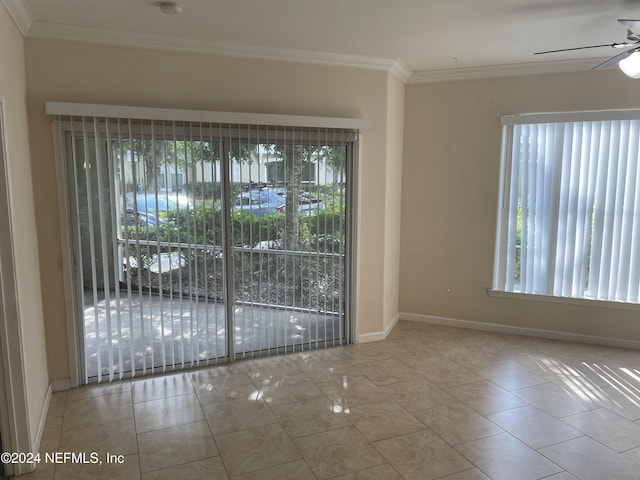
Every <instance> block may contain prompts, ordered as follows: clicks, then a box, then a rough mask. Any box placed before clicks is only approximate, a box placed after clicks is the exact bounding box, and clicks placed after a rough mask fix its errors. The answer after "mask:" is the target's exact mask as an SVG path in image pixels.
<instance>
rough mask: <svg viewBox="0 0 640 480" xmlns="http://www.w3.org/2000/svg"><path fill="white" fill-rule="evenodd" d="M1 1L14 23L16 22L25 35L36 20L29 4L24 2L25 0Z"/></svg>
mask: <svg viewBox="0 0 640 480" xmlns="http://www.w3.org/2000/svg"><path fill="white" fill-rule="evenodd" d="M0 3H2V5H4V8H5V10H6V11H7V13H8V14H9V16H10V17H11V19H12V20H13V23H15V24H16V27H18V30H20V33H22V36H23V37H24V36H25V35H26V34H27V32H28V31H29V28H31V25H32V24H33V22H34V19H33V15H31V12H30V11H29V8H28V7H27V4H26V3H24V0H0Z"/></svg>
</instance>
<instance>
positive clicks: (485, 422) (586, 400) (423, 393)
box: [24, 321, 640, 480]
mask: <svg viewBox="0 0 640 480" xmlns="http://www.w3.org/2000/svg"><path fill="white" fill-rule="evenodd" d="M53 451H59V452H87V454H90V453H91V452H96V453H97V454H98V458H99V459H100V460H101V461H103V464H102V465H78V464H72V463H66V464H64V463H59V464H51V463H42V464H40V466H39V468H38V469H37V471H36V472H35V473H34V474H31V475H28V476H26V477H24V478H38V479H55V480H60V479H69V480H72V479H93V478H96V479H97V478H105V479H107V478H108V479H123V480H129V479H132V480H133V479H143V480H152V479H153V480H158V479H175V478H180V479H181V480H190V479H214V480H218V479H234V480H241V479H242V480H249V479H260V480H262V479H266V480H268V479H274V480H276V479H277V480H286V479H295V480H305V479H329V478H331V479H341V480H347V479H348V480H365V479H366V480H374V479H382V480H394V479H406V480H431V479H441V480H445V479H446V480H481V479H482V480H487V479H493V480H503V479H504V480H528V479H531V480H533V479H548V480H569V479H571V480H575V479H581V480H609V479H615V480H626V479H628V480H638V479H640V351H630V350H623V349H616V348H608V347H602V346H589V345H582V344H575V343H565V342H559V341H551V340H543V339H535V338H528V337H520V336H509V335H503V334H495V333H486V332H480V331H473V330H467V329H457V328H451V327H440V326H430V325H425V324H420V323H415V322H406V321H401V322H399V323H398V325H397V326H396V327H395V328H394V329H393V331H392V332H391V334H390V335H389V338H388V339H387V340H385V341H383V342H375V343H368V344H360V345H351V346H346V347H340V348H334V349H328V350H322V351H314V352H305V353H297V354H293V355H289V356H285V357H273V358H266V359H256V360H251V361H245V362H237V363H235V364H233V365H232V366H220V367H214V368H210V369H205V370H196V371H190V372H184V373H178V374H173V375H166V376H161V377H155V378H146V379H138V380H132V381H127V382H120V383H113V384H107V385H100V386H89V387H84V388H79V389H75V390H71V391H68V392H61V393H55V394H54V395H53V399H52V402H51V406H50V410H49V416H48V420H47V425H46V430H45V433H44V436H43V440H42V452H53ZM106 452H110V453H111V454H117V455H122V457H120V458H121V459H122V460H123V463H122V464H117V463H109V464H107V463H106V456H105V455H106ZM103 459H104V460H103Z"/></svg>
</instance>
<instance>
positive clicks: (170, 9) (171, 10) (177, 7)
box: [160, 2, 182, 15]
mask: <svg viewBox="0 0 640 480" xmlns="http://www.w3.org/2000/svg"><path fill="white" fill-rule="evenodd" d="M160 11H161V12H162V13H166V14H167V15H179V14H181V13H182V4H181V3H178V2H162V3H160Z"/></svg>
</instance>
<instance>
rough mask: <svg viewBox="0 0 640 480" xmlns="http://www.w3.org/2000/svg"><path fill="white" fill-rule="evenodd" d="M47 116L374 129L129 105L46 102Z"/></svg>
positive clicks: (363, 123) (338, 120) (354, 121)
mask: <svg viewBox="0 0 640 480" xmlns="http://www.w3.org/2000/svg"><path fill="white" fill-rule="evenodd" d="M45 112H46V113H47V115H69V116H84V117H107V118H135V119H140V120H158V121H177V122H203V123H219V124H233V125H265V126H282V127H310V128H343V129H353V130H363V129H368V128H371V121H370V120H365V119H361V118H342V117H313V116H305V115H279V114H272V113H242V112H215V111H206V110H181V109H173V108H153V107H129V106H122V105H99V104H88V103H66V102H45Z"/></svg>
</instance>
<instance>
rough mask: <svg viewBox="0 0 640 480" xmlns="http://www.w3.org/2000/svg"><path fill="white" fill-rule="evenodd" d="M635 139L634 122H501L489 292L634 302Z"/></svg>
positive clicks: (637, 280) (639, 219)
mask: <svg viewBox="0 0 640 480" xmlns="http://www.w3.org/2000/svg"><path fill="white" fill-rule="evenodd" d="M607 116H611V112H609V114H608V115H607ZM623 116H624V115H623ZM542 117H543V118H544V116H542ZM639 143H640V120H636V119H624V120H609V119H607V120H594V121H562V122H552V123H526V118H525V119H524V120H523V122H522V123H515V124H511V125H508V126H507V127H505V142H504V145H505V151H504V153H503V155H505V157H504V165H505V170H504V175H503V190H502V200H501V202H502V203H501V216H500V224H499V231H498V242H497V253H496V276H495V282H494V283H495V285H494V286H495V288H496V289H499V290H504V291H511V292H521V293H533V294H542V295H554V296H560V297H571V298H589V299H598V300H609V301H622V302H631V303H638V301H639V299H640V175H639V174H640V172H639V171H638V163H639Z"/></svg>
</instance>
